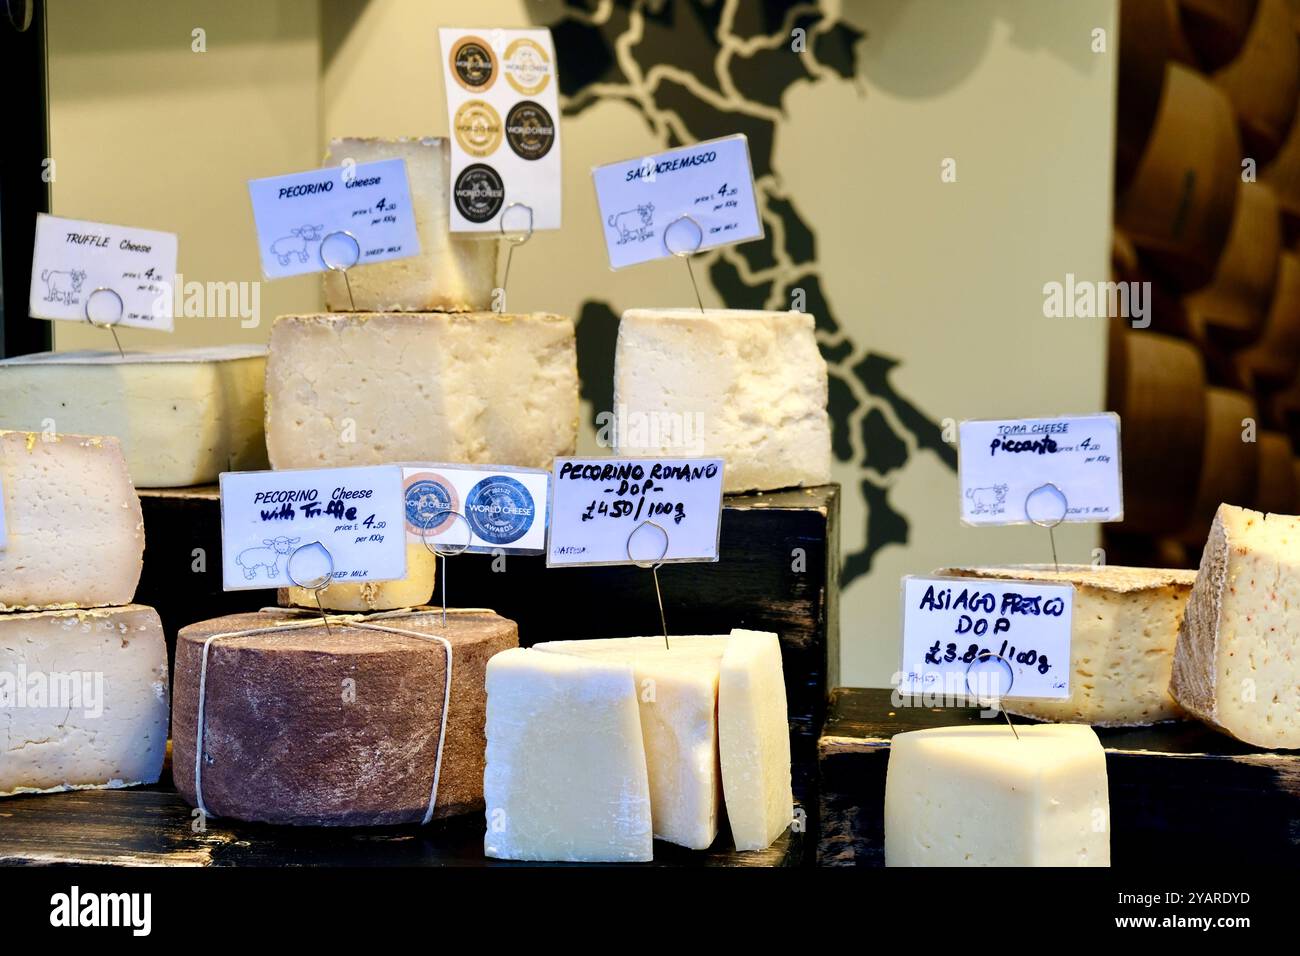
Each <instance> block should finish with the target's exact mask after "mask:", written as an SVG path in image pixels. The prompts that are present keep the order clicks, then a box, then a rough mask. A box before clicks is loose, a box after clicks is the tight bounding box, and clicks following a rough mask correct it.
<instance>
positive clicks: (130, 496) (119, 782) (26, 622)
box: [0, 432, 167, 796]
mask: <svg viewBox="0 0 1300 956" xmlns="http://www.w3.org/2000/svg"><path fill="white" fill-rule="evenodd" d="M0 530H3V532H4V533H3V534H0V714H2V715H3V717H4V719H3V720H0V796H11V795H13V794H20V793H48V792H54V791H60V790H82V789H90V788H118V787H126V786H132V785H134V784H141V783H155V782H157V780H158V777H159V775H160V773H161V772H162V765H163V757H164V754H165V752H166V749H167V646H166V642H165V641H164V639H163V629H162V622H161V621H160V620H159V619H158V615H157V613H156V612H155V611H154V610H153V609H152V608H147V607H142V606H140V605H137V604H131V603H129V602H130V601H131V598H132V597H133V595H134V593H135V588H136V582H137V581H138V580H139V577H140V566H141V553H142V551H143V548H144V533H143V530H142V526H141V520H140V502H139V499H138V498H137V497H136V494H135V489H134V487H133V486H132V484H131V479H130V476H129V475H128V474H127V469H126V460H125V458H123V456H122V450H121V447H120V446H119V444H118V442H117V439H115V438H111V437H98V436H96V437H85V436H78V435H40V434H36V433H32V432H27V433H24V432H0ZM113 605H116V606H113Z"/></svg>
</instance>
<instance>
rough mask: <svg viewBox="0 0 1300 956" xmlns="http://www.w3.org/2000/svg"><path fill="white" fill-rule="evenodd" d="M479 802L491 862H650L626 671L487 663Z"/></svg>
mask: <svg viewBox="0 0 1300 956" xmlns="http://www.w3.org/2000/svg"><path fill="white" fill-rule="evenodd" d="M483 796H484V800H485V803H486V808H487V813H486V816H487V833H486V834H485V835H484V838H483V849H484V852H485V853H486V854H487V855H488V856H489V857H494V858H497V859H506V860H534V861H540V860H555V861H563V862H575V863H596V862H626V863H630V862H645V861H648V860H650V859H651V858H652V856H653V835H652V825H651V822H650V784H649V781H648V779H647V776H646V755H645V746H644V744H643V743H642V737H641V721H640V717H639V715H638V710H637V702H636V689H635V684H634V681H633V673H632V668H631V667H630V666H629V665H627V664H625V663H622V662H619V661H604V660H595V659H588V658H582V657H578V656H575V655H570V654H547V653H543V652H540V651H535V650H525V649H523V648H513V649H511V650H507V651H502V652H501V653H499V654H497V655H495V656H494V657H493V658H492V659H491V660H490V661H489V662H488V668H487V768H486V770H485V771H484V773H483Z"/></svg>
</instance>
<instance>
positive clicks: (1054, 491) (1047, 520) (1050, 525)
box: [1025, 481, 1070, 574]
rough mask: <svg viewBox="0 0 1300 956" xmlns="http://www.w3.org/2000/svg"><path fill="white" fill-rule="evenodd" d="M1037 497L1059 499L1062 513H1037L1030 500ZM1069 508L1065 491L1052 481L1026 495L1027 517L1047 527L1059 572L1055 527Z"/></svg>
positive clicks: (1031, 521) (1054, 562) (1040, 498)
mask: <svg viewBox="0 0 1300 956" xmlns="http://www.w3.org/2000/svg"><path fill="white" fill-rule="evenodd" d="M1035 498H1038V499H1039V500H1042V499H1049V500H1050V499H1053V498H1055V499H1059V501H1060V511H1061V513H1060V515H1059V516H1056V517H1043V515H1042V513H1041V512H1040V513H1039V514H1037V515H1035V514H1034V512H1033V510H1031V508H1030V502H1032V501H1034V500H1035ZM1069 510H1070V500H1069V499H1068V498H1066V497H1065V492H1063V491H1062V490H1061V489H1060V488H1058V487H1057V486H1056V485H1055V484H1053V483H1052V482H1050V481H1049V482H1046V483H1045V484H1041V485H1039V486H1038V487H1037V488H1035V489H1034V490H1033V491H1031V492H1030V493H1029V494H1028V495H1026V496H1025V518H1026V519H1028V520H1029V521H1030V523H1032V524H1036V525H1038V527H1040V528H1046V529H1047V537H1048V540H1049V541H1050V542H1051V544H1052V567H1053V568H1054V569H1055V570H1056V572H1057V573H1058V574H1059V573H1060V572H1061V565H1060V563H1059V562H1058V561H1057V560H1056V531H1055V528H1056V526H1057V525H1058V524H1060V523H1061V522H1062V521H1064V520H1065V516H1066V514H1068V513H1069Z"/></svg>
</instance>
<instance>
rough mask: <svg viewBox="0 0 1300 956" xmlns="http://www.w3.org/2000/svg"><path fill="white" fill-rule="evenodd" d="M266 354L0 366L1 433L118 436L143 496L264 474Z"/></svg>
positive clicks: (238, 351)
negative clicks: (224, 477) (238, 474)
mask: <svg viewBox="0 0 1300 956" xmlns="http://www.w3.org/2000/svg"><path fill="white" fill-rule="evenodd" d="M265 375H266V348H265V347H264V346H229V347H225V348H220V349H179V350H175V351H169V352H129V353H127V354H126V356H125V357H123V356H121V355H119V354H118V353H117V352H41V353H38V354H36V355H22V356H18V357H16V358H10V359H5V360H3V361H0V428H12V429H19V430H28V431H45V430H47V423H49V425H48V427H49V428H52V429H53V430H55V431H59V432H69V433H71V434H77V435H112V436H114V437H115V438H117V439H118V440H119V441H120V442H121V444H122V451H123V454H124V455H125V456H126V463H127V467H128V469H129V470H130V473H131V480H132V482H133V483H134V484H135V486H136V487H137V488H175V487H181V486H185V485H198V484H206V483H209V482H214V481H216V480H217V476H218V475H219V474H220V473H221V472H223V471H255V470H257V469H259V468H265V467H266V444H265V439H264V436H263V433H262V418H263V415H262V407H263V400H262V389H263V384H264V380H265Z"/></svg>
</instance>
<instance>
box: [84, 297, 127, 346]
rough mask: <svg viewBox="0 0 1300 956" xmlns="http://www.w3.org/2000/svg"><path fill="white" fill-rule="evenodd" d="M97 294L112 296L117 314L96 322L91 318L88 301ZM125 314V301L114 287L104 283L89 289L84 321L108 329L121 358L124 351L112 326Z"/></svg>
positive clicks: (91, 300)
mask: <svg viewBox="0 0 1300 956" xmlns="http://www.w3.org/2000/svg"><path fill="white" fill-rule="evenodd" d="M97 295H107V296H112V297H113V298H114V299H116V300H117V315H115V316H114V317H113V318H112V319H107V320H104V321H102V322H96V321H95V320H94V319H93V318H91V316H90V303H91V302H93V301H94V299H95V296H97ZM125 314H126V303H125V302H123V301H122V296H121V295H120V294H119V293H118V292H117V290H115V289H111V288H109V287H108V286H106V285H101V286H99V287H98V288H97V289H93V290H91V293H90V295H88V296H86V321H87V322H89V323H90V324H91V325H92V326H94V327H95V328H97V329H108V331H109V332H111V333H112V334H113V344H114V345H116V346H117V354H118V355H119V356H121V357H122V358H126V353H125V352H123V351H122V343H121V342H120V341H119V340H118V338H117V329H116V328H114V326H116V325H117V323H119V322H121V321H122V316H123V315H125Z"/></svg>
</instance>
